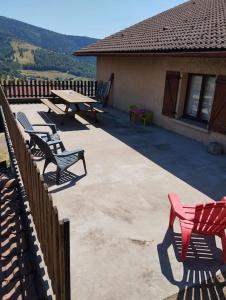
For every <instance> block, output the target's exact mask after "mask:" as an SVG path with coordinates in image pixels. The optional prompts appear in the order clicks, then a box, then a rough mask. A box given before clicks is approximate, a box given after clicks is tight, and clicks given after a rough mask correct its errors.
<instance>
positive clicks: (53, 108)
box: [40, 99, 67, 124]
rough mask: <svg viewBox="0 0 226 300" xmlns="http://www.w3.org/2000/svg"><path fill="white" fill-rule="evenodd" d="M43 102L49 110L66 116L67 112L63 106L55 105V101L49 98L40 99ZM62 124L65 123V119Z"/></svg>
mask: <svg viewBox="0 0 226 300" xmlns="http://www.w3.org/2000/svg"><path fill="white" fill-rule="evenodd" d="M40 100H41V102H42V103H43V104H45V105H46V106H47V107H48V108H49V110H48V112H51V111H53V112H54V113H55V114H57V115H60V116H66V114H67V113H66V112H65V111H63V110H62V109H61V108H59V107H58V106H57V105H55V104H54V103H53V102H51V101H50V100H49V99H40ZM61 124H63V120H62V121H61Z"/></svg>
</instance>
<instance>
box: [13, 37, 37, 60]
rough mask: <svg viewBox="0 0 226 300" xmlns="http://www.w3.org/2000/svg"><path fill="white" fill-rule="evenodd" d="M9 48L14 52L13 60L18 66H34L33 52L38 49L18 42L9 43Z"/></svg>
mask: <svg viewBox="0 0 226 300" xmlns="http://www.w3.org/2000/svg"><path fill="white" fill-rule="evenodd" d="M11 46H12V48H13V50H14V60H15V61H18V63H19V64H21V65H25V64H34V63H35V61H34V53H33V51H34V50H36V49H38V47H36V46H34V45H31V44H28V43H24V42H20V41H15V40H12V41H11Z"/></svg>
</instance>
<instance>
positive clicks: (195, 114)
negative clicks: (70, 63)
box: [74, 0, 226, 149]
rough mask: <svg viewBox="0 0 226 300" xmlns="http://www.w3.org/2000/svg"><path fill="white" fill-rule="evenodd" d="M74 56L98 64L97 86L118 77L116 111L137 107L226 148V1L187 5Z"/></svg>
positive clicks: (167, 124) (114, 90)
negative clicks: (88, 57) (110, 76)
mask: <svg viewBox="0 0 226 300" xmlns="http://www.w3.org/2000/svg"><path fill="white" fill-rule="evenodd" d="M74 54H75V55H79V56H96V57H97V79H102V80H106V79H107V78H108V77H109V75H110V74H111V73H114V75H115V76H114V84H113V87H112V91H111V95H110V103H111V104H112V105H113V106H114V107H116V108H118V109H121V110H124V111H128V107H129V105H131V104H136V105H138V106H139V107H141V108H145V109H147V110H152V111H153V112H154V122H155V123H156V124H157V125H159V126H162V127H165V128H167V129H169V130H172V131H174V132H177V133H179V134H183V135H185V136H188V137H191V138H193V139H196V140H198V141H201V142H203V143H206V144H207V143H209V142H210V141H217V142H220V143H222V144H223V145H224V146H225V147H226V1H225V0H191V1H188V2H185V3H184V4H181V5H179V6H177V7H175V8H172V9H169V10H167V11H165V12H163V13H160V14H159V15H157V16H154V17H152V18H149V19H147V20H144V21H142V22H140V23H138V24H135V25H133V26H131V27H129V28H127V29H125V30H122V31H120V32H117V33H115V34H113V35H111V36H109V37H106V38H105V39H103V40H100V41H98V42H96V43H94V44H92V45H90V46H87V47H85V48H82V49H80V50H79V51H76V52H75V53H74ZM225 149H226V148H225Z"/></svg>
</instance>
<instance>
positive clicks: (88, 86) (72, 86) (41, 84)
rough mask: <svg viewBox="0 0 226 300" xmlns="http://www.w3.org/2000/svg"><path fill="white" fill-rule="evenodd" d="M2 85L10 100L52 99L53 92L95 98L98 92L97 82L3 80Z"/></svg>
mask: <svg viewBox="0 0 226 300" xmlns="http://www.w3.org/2000/svg"><path fill="white" fill-rule="evenodd" d="M0 84H1V86H2V88H3V91H4V93H5V95H6V97H7V98H8V99H18V98H19V99H21V98H23V99H37V98H40V97H51V90H74V91H76V92H78V93H81V94H83V95H86V96H88V97H94V96H95V91H96V81H76V80H74V81H68V80H65V81H61V80H57V81H52V80H26V81H25V80H8V81H7V80H3V81H1V82H0Z"/></svg>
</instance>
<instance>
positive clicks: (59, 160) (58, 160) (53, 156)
mask: <svg viewBox="0 0 226 300" xmlns="http://www.w3.org/2000/svg"><path fill="white" fill-rule="evenodd" d="M31 136H32V139H33V140H34V142H35V143H36V144H37V146H38V147H39V149H40V150H41V151H42V152H43V154H44V155H45V164H44V168H43V174H44V172H45V170H46V168H47V166H48V165H49V164H50V163H53V164H55V165H56V166H57V170H56V183H57V184H59V180H60V175H61V173H62V172H63V171H65V170H67V169H68V168H69V167H70V166H72V165H73V164H75V163H76V162H78V161H79V160H82V161H83V166H84V170H85V174H87V169H86V162H85V157H84V150H83V149H76V150H73V151H66V150H64V151H62V152H61V153H58V154H57V153H53V152H52V151H51V149H50V145H49V144H48V143H47V142H46V141H45V140H43V139H42V138H41V137H40V136H38V135H36V134H35V133H31ZM59 143H62V142H61V141H60V142H59Z"/></svg>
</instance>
